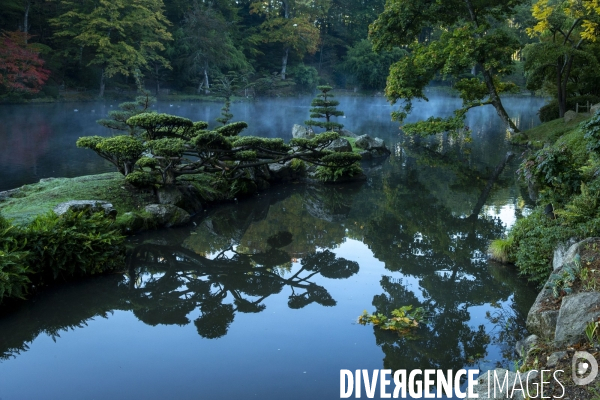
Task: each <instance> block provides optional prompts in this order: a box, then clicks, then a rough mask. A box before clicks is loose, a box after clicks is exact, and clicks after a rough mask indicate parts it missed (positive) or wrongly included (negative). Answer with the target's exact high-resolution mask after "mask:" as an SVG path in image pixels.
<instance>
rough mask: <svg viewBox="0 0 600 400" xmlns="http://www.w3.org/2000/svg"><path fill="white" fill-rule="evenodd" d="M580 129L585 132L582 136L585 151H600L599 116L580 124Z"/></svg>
mask: <svg viewBox="0 0 600 400" xmlns="http://www.w3.org/2000/svg"><path fill="white" fill-rule="evenodd" d="M581 129H583V131H584V132H585V134H584V135H583V137H584V139H585V140H586V142H587V150H588V151H593V152H598V150H600V114H596V115H594V117H593V118H591V119H590V120H588V121H586V122H584V123H582V124H581Z"/></svg>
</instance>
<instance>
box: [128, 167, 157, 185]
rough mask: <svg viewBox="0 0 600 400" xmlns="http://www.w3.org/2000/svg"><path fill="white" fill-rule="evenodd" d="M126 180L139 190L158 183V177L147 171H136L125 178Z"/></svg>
mask: <svg viewBox="0 0 600 400" xmlns="http://www.w3.org/2000/svg"><path fill="white" fill-rule="evenodd" d="M125 180H126V181H127V182H129V183H130V184H132V185H133V186H135V187H138V188H144V187H150V186H153V185H154V184H155V183H157V181H156V175H153V174H152V173H150V172H146V171H134V172H132V173H130V174H129V175H127V176H126V177H125Z"/></svg>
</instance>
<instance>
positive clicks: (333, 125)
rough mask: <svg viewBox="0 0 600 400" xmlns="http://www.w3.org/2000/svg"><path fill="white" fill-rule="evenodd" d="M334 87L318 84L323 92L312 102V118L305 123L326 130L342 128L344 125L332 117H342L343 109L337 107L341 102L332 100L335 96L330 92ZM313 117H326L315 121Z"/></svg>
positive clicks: (318, 88) (318, 87)
mask: <svg viewBox="0 0 600 400" xmlns="http://www.w3.org/2000/svg"><path fill="white" fill-rule="evenodd" d="M332 89H333V88H332V87H331V86H317V90H319V91H320V92H321V93H319V94H318V95H317V97H316V98H315V99H314V100H313V101H312V102H311V103H310V105H311V106H312V108H311V109H310V118H311V119H310V120H308V121H305V122H304V123H305V124H306V125H308V126H318V127H320V128H324V129H325V130H326V131H333V130H338V131H339V130H341V129H342V128H343V127H344V125H342V124H339V123H337V122H333V121H331V117H341V116H342V115H344V112H343V111H339V110H338V109H337V108H336V107H337V106H338V105H339V104H340V102H339V101H337V100H331V99H332V98H333V97H334V96H333V95H332V94H330V93H329V92H330V91H331V90H332ZM312 118H325V121H315V120H313V119H312Z"/></svg>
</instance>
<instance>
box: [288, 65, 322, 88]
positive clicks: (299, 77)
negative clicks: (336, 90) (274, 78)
mask: <svg viewBox="0 0 600 400" xmlns="http://www.w3.org/2000/svg"><path fill="white" fill-rule="evenodd" d="M290 72H291V73H292V75H293V76H294V82H296V87H297V88H298V89H299V91H300V92H312V91H313V90H315V88H316V87H317V83H318V81H319V72H318V71H317V69H316V68H315V67H310V66H306V65H304V64H298V65H296V66H295V67H293V68H291V70H290Z"/></svg>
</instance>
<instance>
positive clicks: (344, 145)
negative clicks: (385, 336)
mask: <svg viewBox="0 0 600 400" xmlns="http://www.w3.org/2000/svg"><path fill="white" fill-rule="evenodd" d="M326 149H327V150H331V151H335V152H344V151H352V145H351V144H350V142H349V141H348V139H344V138H343V137H341V138H338V139H335V140H334V141H333V142H331V144H329V146H327V147H326Z"/></svg>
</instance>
